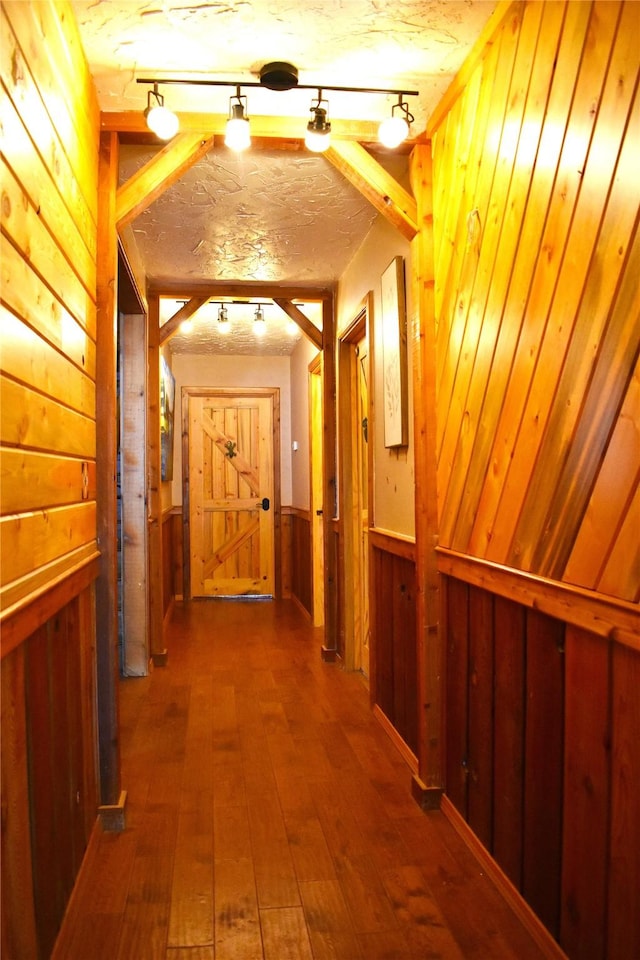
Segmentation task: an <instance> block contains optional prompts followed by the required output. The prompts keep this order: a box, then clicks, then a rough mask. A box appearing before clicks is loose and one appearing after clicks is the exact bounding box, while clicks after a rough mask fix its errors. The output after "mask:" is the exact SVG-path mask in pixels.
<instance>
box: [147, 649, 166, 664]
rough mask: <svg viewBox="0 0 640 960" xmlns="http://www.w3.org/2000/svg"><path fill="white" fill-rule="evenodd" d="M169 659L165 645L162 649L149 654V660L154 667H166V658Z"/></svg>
mask: <svg viewBox="0 0 640 960" xmlns="http://www.w3.org/2000/svg"><path fill="white" fill-rule="evenodd" d="M168 659H169V652H168V650H167V648H166V647H165V648H164V650H159V651H158V652H157V653H152V654H151V660H152V662H153V665H154V667H166V665H167V660H168Z"/></svg>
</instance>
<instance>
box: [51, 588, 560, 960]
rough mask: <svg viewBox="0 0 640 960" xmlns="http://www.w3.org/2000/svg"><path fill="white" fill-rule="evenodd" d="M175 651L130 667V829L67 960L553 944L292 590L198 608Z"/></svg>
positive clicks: (84, 881) (178, 634) (274, 959)
mask: <svg viewBox="0 0 640 960" xmlns="http://www.w3.org/2000/svg"><path fill="white" fill-rule="evenodd" d="M168 649H169V661H168V665H167V666H166V667H163V668H157V669H156V670H155V671H154V672H153V673H152V674H151V676H150V677H147V678H143V679H135V680H125V681H122V684H121V707H120V710H121V728H122V786H123V788H124V789H126V790H127V791H128V807H127V829H126V830H125V831H124V832H123V833H120V834H108V833H102V832H101V831H99V830H96V831H94V835H93V837H92V842H91V844H90V847H89V850H88V852H87V856H86V858H85V863H84V865H83V869H82V872H81V875H80V878H79V881H78V883H77V885H76V889H75V891H74V894H73V897H72V900H71V903H70V905H69V909H68V911H67V914H66V917H65V921H64V924H63V927H62V930H61V933H60V936H59V938H58V942H57V945H56V949H55V951H54V955H53V956H54V958H55V960H103V958H104V960H156V958H157V960H258V958H260V960H263V958H266V960H312V958H313V960H329V958H331V960H383V958H387V960H392V958H393V960H395V958H398V960H405V958H412V960H423V958H424V960H426V958H436V957H441V958H447V960H449V958H451V960H456V958H461V957H472V958H487V960H506V958H518V960H538V958H540V957H541V956H542V954H541V953H540V950H539V949H538V947H537V946H536V945H535V944H534V943H533V941H532V940H531V938H530V937H529V935H528V934H527V932H526V931H525V930H524V928H523V927H522V926H521V924H520V922H519V921H518V920H517V918H516V917H515V916H514V914H513V913H512V912H511V911H510V909H509V908H508V907H507V905H506V903H505V902H504V900H503V899H502V897H501V896H500V894H499V893H498V892H497V891H496V889H495V888H494V887H493V885H492V884H491V882H490V881H489V880H488V879H487V877H485V876H484V875H483V874H482V872H481V869H480V868H479V866H478V864H477V862H476V861H475V859H474V858H473V857H472V856H471V854H470V853H469V852H468V851H467V849H466V848H465V847H464V845H463V844H462V842H461V841H460V840H459V838H458V836H457V834H456V833H455V832H454V830H453V829H452V828H451V827H450V826H449V824H448V822H447V821H446V820H445V819H444V818H443V816H442V814H440V813H439V812H432V813H423V812H422V811H421V810H420V809H419V808H418V806H417V805H416V803H415V802H414V800H413V799H412V798H411V795H410V773H409V770H408V769H407V767H406V765H405V763H404V762H403V760H402V758H401V757H400V756H399V755H398V753H397V752H396V750H395V748H394V747H393V745H392V743H391V741H390V740H389V739H388V737H387V735H386V734H385V733H384V731H383V730H382V729H381V727H380V726H379V724H378V723H377V721H376V720H375V719H374V718H373V717H372V715H371V712H370V709H369V702H368V694H367V691H366V689H365V686H364V684H363V682H362V679H361V678H360V677H359V676H358V675H354V674H347V673H345V672H344V671H342V670H341V668H340V667H339V666H338V665H336V664H325V663H323V662H322V661H321V659H320V636H319V635H318V632H317V631H314V630H313V628H311V627H310V626H309V625H308V623H307V622H306V621H305V619H304V618H303V616H302V615H301V614H300V612H299V611H298V610H297V608H296V607H295V605H293V604H291V603H287V602H286V601H285V602H281V603H280V602H278V603H272V602H265V601H262V602H255V603H234V602H226V603H225V602H220V601H214V602H201V603H198V602H195V603H192V604H189V605H185V607H184V608H179V609H178V610H177V611H176V613H175V614H174V619H173V623H172V628H171V636H170V638H169V643H168Z"/></svg>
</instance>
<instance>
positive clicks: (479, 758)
mask: <svg viewBox="0 0 640 960" xmlns="http://www.w3.org/2000/svg"><path fill="white" fill-rule="evenodd" d="M469 624H470V629H469V673H468V676H469V748H468V767H467V770H468V788H469V791H468V822H469V826H470V827H471V829H472V830H473V832H474V833H475V834H476V835H477V836H478V837H479V839H480V840H481V841H482V843H483V844H484V845H485V847H486V848H487V849H488V850H491V848H492V846H493V673H494V656H493V636H494V623H493V598H492V596H491V594H490V593H487V591H486V590H479V589H478V588H477V587H470V588H469Z"/></svg>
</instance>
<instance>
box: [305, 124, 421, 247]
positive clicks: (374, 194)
mask: <svg viewBox="0 0 640 960" xmlns="http://www.w3.org/2000/svg"><path fill="white" fill-rule="evenodd" d="M324 156H325V157H326V158H327V160H329V161H330V162H331V163H332V164H333V165H334V167H336V169H337V170H339V171H340V172H341V173H342V174H343V175H344V176H345V177H346V179H347V180H348V181H349V183H351V184H353V186H354V187H356V189H358V190H359V191H360V193H361V194H362V195H363V197H366V199H367V200H368V201H369V203H371V204H372V205H373V206H374V207H375V208H376V210H377V211H378V213H381V214H382V215H383V216H384V217H386V218H387V220H389V222H390V223H392V224H393V225H394V227H397V229H398V230H399V231H400V233H401V234H402V235H403V236H404V237H406V239H407V240H413V238H414V237H415V236H416V234H417V233H418V210H417V207H416V201H415V200H414V198H413V197H412V196H411V194H410V193H408V192H407V191H406V190H405V189H404V187H402V186H400V184H399V183H398V181H397V180H396V179H395V178H394V177H392V176H391V174H390V173H387V171H386V170H385V169H384V167H383V166H381V164H379V163H378V161H377V160H376V159H375V157H372V156H371V154H370V153H368V152H367V151H366V150H365V148H364V147H363V146H361V145H360V144H359V143H350V142H348V141H346V140H343V141H337V142H336V141H334V139H333V137H332V138H331V146H330V147H329V149H328V150H327V151H326V152H325V154H324Z"/></svg>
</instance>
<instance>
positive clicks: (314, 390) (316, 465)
mask: <svg viewBox="0 0 640 960" xmlns="http://www.w3.org/2000/svg"><path fill="white" fill-rule="evenodd" d="M323 432H324V431H323V415H322V354H319V355H318V357H316V359H315V360H313V361H312V362H311V363H310V364H309V451H310V456H311V463H310V474H311V565H312V578H313V624H314V626H316V627H322V626H323V625H324V578H325V565H324V515H323V487H324V474H323V469H324V468H323V456H322V438H323Z"/></svg>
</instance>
